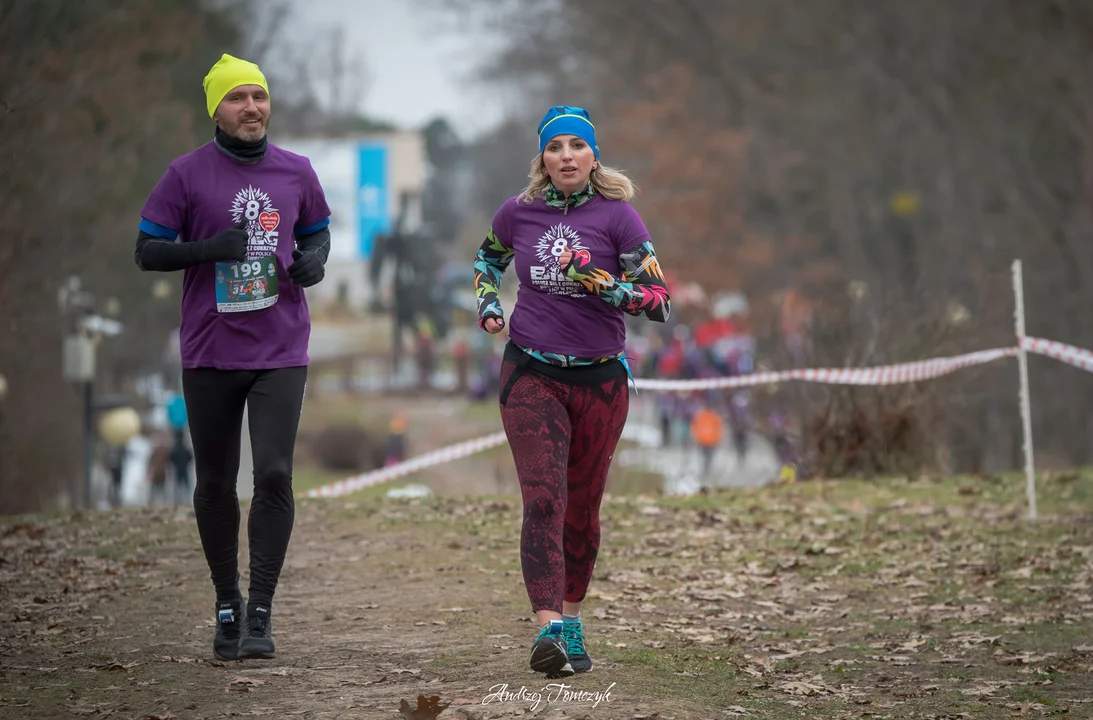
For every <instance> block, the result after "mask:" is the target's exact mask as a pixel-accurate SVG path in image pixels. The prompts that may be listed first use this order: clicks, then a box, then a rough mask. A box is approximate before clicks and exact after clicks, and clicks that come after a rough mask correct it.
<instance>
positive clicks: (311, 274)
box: [288, 250, 326, 287]
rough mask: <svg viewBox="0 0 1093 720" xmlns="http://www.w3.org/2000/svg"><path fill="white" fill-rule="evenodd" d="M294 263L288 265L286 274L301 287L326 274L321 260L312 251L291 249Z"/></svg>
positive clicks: (316, 281)
mask: <svg viewBox="0 0 1093 720" xmlns="http://www.w3.org/2000/svg"><path fill="white" fill-rule="evenodd" d="M292 259H293V260H295V262H294V263H292V264H291V265H289V267H288V276H289V277H290V278H292V282H294V283H296V284H297V285H299V286H301V287H311V286H312V285H314V284H316V283H318V282H319V281H320V280H322V279H323V276H325V275H326V268H325V267H323V261H322V260H320V259H319V256H318V255H316V254H315V253H314V252H301V251H300V250H293V251H292Z"/></svg>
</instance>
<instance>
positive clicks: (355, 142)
mask: <svg viewBox="0 0 1093 720" xmlns="http://www.w3.org/2000/svg"><path fill="white" fill-rule="evenodd" d="M270 139H271V141H272V142H273V143H274V144H275V145H277V146H279V147H282V148H284V149H286V150H288V151H290V152H294V153H297V154H299V155H303V156H305V157H307V158H308V159H309V160H311V166H312V167H313V168H315V173H316V174H317V175H318V176H319V182H320V183H322V186H323V191H324V192H325V193H326V200H327V203H328V204H329V205H330V211H331V217H330V259H329V260H328V261H327V265H326V278H325V279H324V280H323V282H321V283H319V284H318V285H316V286H315V287H313V288H310V289H309V290H308V300H309V303H316V305H315V307H317V306H319V305H322V304H324V303H326V302H329V301H331V300H334V299H336V298H339V297H341V298H343V299H344V300H345V302H346V303H348V305H349V307H351V308H354V309H358V310H359V309H361V308H363V307H364V306H365V304H366V303H368V302H369V301H370V300H371V299H372V296H373V288H372V286H371V282H370V281H369V277H368V268H369V261H370V260H371V257H372V247H373V243H374V241H375V236H376V234H377V233H383V232H387V231H389V230H390V229H391V228H392V227H393V226H394V222H395V218H396V217H397V216H398V212H399V198H400V197H401V195H402V194H403V193H404V192H408V193H410V194H411V196H412V197H413V198H414V200H415V201H414V202H413V203H411V205H410V213H409V216H408V218H407V223H406V228H405V229H406V230H407V231H411V232H412V231H414V230H417V229H418V228H420V226H421V195H422V192H423V191H424V189H425V181H426V175H427V172H428V170H427V163H426V156H425V140H424V137H423V136H422V134H421V133H420V132H417V131H412V130H395V131H391V132H380V133H366V134H360V135H354V136H352V137H347V138H276V137H272V136H271V138H270Z"/></svg>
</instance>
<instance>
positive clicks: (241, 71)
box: [204, 53, 269, 117]
mask: <svg viewBox="0 0 1093 720" xmlns="http://www.w3.org/2000/svg"><path fill="white" fill-rule="evenodd" d="M241 85H258V86H260V87H261V88H262V89H263V90H265V91H266V95H269V86H268V85H267V84H266V76H265V75H263V74H262V71H261V70H259V69H258V66H257V65H255V64H254V63H252V62H247V61H246V60H240V59H239V58H237V57H232V56H231V55H228V54H227V53H224V54H223V55H222V56H221V57H220V59H219V60H217V61H216V64H215V65H213V66H212V69H210V70H209V74H208V75H206V76H205V82H204V87H205V104H206V105H208V108H209V117H212V116H213V115H215V114H216V108H217V107H218V106H219V105H220V101H221V100H223V99H224V96H226V95H227V94H228V93H230V92H231V91H232V90H234V89H235V88H237V87H239V86H241Z"/></svg>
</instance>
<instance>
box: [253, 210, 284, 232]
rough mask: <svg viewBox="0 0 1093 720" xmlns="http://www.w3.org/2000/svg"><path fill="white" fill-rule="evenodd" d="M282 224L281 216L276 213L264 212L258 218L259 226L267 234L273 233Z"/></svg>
mask: <svg viewBox="0 0 1093 720" xmlns="http://www.w3.org/2000/svg"><path fill="white" fill-rule="evenodd" d="M280 222H281V215H280V214H279V213H275V212H264V213H262V214H261V215H259V216H258V224H260V225H261V226H262V228H263V229H264V230H265V231H266V232H273V231H274V229H275V228H276V227H277V225H278V224H280Z"/></svg>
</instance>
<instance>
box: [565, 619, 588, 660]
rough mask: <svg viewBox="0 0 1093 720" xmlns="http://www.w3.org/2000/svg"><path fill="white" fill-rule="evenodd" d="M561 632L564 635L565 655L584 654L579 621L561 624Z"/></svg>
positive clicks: (582, 634)
mask: <svg viewBox="0 0 1093 720" xmlns="http://www.w3.org/2000/svg"><path fill="white" fill-rule="evenodd" d="M562 633H563V634H564V635H565V645H566V648H565V649H566V654H567V655H571V656H572V655H584V654H586V653H585V651H584V632H583V628H582V626H581V623H579V622H576V623H566V624H565V625H564V626H562Z"/></svg>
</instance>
